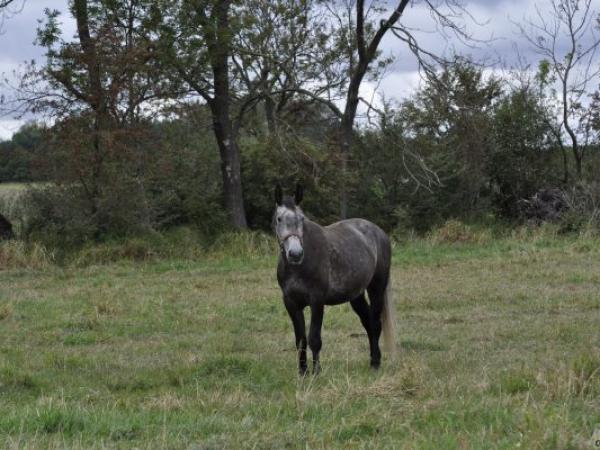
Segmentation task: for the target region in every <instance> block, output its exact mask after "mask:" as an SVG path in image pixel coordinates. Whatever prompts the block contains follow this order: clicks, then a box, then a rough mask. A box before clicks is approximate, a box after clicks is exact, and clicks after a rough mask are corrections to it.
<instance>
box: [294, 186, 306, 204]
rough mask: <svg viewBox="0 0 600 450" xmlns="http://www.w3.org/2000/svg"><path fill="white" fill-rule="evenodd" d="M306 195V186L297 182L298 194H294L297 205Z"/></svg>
mask: <svg viewBox="0 0 600 450" xmlns="http://www.w3.org/2000/svg"><path fill="white" fill-rule="evenodd" d="M303 196H304V188H303V187H302V185H301V184H300V183H298V184H296V194H295V195H294V202H295V203H296V205H299V204H300V202H301V201H302V197H303Z"/></svg>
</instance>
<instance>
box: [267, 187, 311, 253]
mask: <svg viewBox="0 0 600 450" xmlns="http://www.w3.org/2000/svg"><path fill="white" fill-rule="evenodd" d="M301 201H302V186H301V185H300V184H298V185H296V193H295V194H294V196H293V197H288V196H286V197H284V196H283V191H282V190H281V186H280V185H279V184H278V185H277V187H276V188H275V204H276V206H275V214H274V215H273V229H274V230H275V234H276V235H277V240H278V241H279V246H280V247H281V252H282V253H283V255H284V257H285V258H286V260H287V261H288V262H289V263H290V264H301V263H302V260H303V259H304V248H303V243H304V240H303V236H304V213H303V212H302V210H301V209H300V207H299V206H298V205H299V204H300V202H301Z"/></svg>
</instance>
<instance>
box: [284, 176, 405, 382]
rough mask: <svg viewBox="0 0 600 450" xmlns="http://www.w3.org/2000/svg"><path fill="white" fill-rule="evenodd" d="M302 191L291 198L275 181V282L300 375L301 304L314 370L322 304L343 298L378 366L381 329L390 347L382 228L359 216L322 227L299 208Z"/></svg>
mask: <svg viewBox="0 0 600 450" xmlns="http://www.w3.org/2000/svg"><path fill="white" fill-rule="evenodd" d="M302 195H303V191H302V187H301V186H300V185H298V186H296V193H295V195H294V197H284V196H283V192H282V190H281V186H279V185H278V186H277V187H276V189H275V202H276V209H275V214H274V215H273V228H274V230H275V233H276V235H277V239H278V241H279V246H280V248H281V253H280V255H279V263H278V265H277V281H278V282H279V286H280V287H281V291H282V292H283V302H284V304H285V307H286V309H287V312H288V314H289V315H290V318H291V320H292V324H293V326H294V333H295V335H296V348H297V350H298V365H299V370H300V374H301V375H304V374H305V373H306V371H307V364H306V345H307V340H306V330H305V324H304V312H303V311H304V308H305V307H307V306H308V307H309V308H310V311H311V321H310V330H309V333H308V345H309V346H310V349H311V350H312V354H313V371H314V372H315V373H317V372H319V370H320V364H319V352H320V350H321V326H322V324H323V311H324V309H325V305H338V304H340V303H344V302H350V304H351V305H352V309H353V310H354V312H356V314H357V315H358V317H359V318H360V321H361V323H362V324H363V326H364V328H365V330H366V331H367V335H368V336H369V345H370V350H371V367H373V368H378V367H379V366H380V364H381V351H380V350H379V336H380V335H381V332H382V331H383V338H384V342H385V344H386V347H387V348H388V351H390V352H393V351H394V328H395V324H394V315H393V312H394V309H393V308H394V307H393V304H392V299H391V295H390V294H391V281H390V265H391V246H390V240H389V238H388V236H387V235H386V234H385V233H384V232H383V231H382V230H381V228H379V227H378V226H377V225H375V224H373V223H371V222H369V221H367V220H364V219H348V220H342V221H340V222H336V223H334V224H332V225H329V226H326V227H322V226H321V225H319V224H317V223H315V222H312V221H310V220H308V219H307V218H306V217H305V216H304V213H303V212H302V210H301V209H300V207H299V204H300V202H301V201H302ZM365 291H366V292H368V294H369V303H367V301H366V299H365Z"/></svg>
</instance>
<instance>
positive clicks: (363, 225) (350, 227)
mask: <svg viewBox="0 0 600 450" xmlns="http://www.w3.org/2000/svg"><path fill="white" fill-rule="evenodd" d="M324 228H325V230H326V234H328V235H329V236H330V238H332V239H334V240H335V239H338V240H339V239H341V238H342V239H343V237H346V239H347V240H349V241H350V242H352V241H355V242H354V243H355V245H357V246H361V245H364V247H365V248H367V249H368V250H369V251H370V252H372V253H373V255H374V256H375V259H376V260H377V261H378V262H388V263H389V259H390V257H391V244H390V239H389V237H388V235H387V234H386V233H385V231H383V230H382V229H381V228H379V226H377V225H376V224H374V223H373V222H370V221H368V220H366V219H359V218H354V219H345V220H340V221H339V222H335V223H332V224H331V225H328V226H326V227H324Z"/></svg>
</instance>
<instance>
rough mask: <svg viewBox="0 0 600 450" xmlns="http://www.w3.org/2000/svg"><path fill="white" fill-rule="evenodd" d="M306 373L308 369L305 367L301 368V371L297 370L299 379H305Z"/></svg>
mask: <svg viewBox="0 0 600 450" xmlns="http://www.w3.org/2000/svg"><path fill="white" fill-rule="evenodd" d="M307 373H308V368H307V367H303V368H301V369H299V370H298V375H299V376H301V377H305V376H306V374H307Z"/></svg>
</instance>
